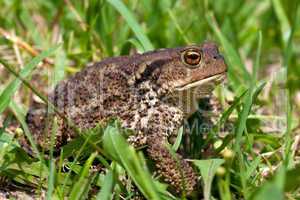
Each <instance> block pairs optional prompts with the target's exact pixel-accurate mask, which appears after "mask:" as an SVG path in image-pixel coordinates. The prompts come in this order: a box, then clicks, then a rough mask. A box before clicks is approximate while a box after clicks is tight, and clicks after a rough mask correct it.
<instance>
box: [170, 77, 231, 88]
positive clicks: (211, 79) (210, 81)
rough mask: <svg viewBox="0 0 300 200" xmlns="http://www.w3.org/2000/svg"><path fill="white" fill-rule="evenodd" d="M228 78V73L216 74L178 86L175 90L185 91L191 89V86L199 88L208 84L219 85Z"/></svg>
mask: <svg viewBox="0 0 300 200" xmlns="http://www.w3.org/2000/svg"><path fill="white" fill-rule="evenodd" d="M225 78H226V73H221V74H216V75H214V76H211V77H208V78H205V79H202V80H199V81H195V82H192V83H187V84H185V85H181V86H177V87H176V88H175V90H177V91H184V90H189V89H191V88H199V87H200V86H206V85H218V84H220V83H221V82H222V81H223V80H224V79H225Z"/></svg>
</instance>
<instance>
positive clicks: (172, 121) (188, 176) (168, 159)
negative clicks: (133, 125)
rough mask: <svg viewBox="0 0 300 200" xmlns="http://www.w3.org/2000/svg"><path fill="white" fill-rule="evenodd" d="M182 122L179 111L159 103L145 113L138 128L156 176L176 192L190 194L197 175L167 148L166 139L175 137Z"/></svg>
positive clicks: (177, 155)
mask: <svg viewBox="0 0 300 200" xmlns="http://www.w3.org/2000/svg"><path fill="white" fill-rule="evenodd" d="M182 121H183V113H182V111H181V110H179V109H178V108H176V107H172V106H170V105H166V104H163V105H160V106H158V107H154V108H152V109H150V110H148V112H147V114H146V115H144V117H142V118H141V120H140V122H142V123H141V124H140V126H139V127H140V128H141V131H142V132H143V134H144V136H145V138H146V144H147V150H146V151H147V154H148V156H149V157H150V158H151V159H152V160H153V161H154V163H155V166H156V168H157V171H158V173H159V174H160V175H161V176H162V177H163V179H164V180H165V181H166V182H168V183H169V184H170V185H171V186H172V187H173V188H174V189H175V190H176V191H177V192H178V193H179V192H185V193H186V194H190V193H192V191H193V190H194V189H195V187H196V184H197V175H196V173H195V172H194V170H193V168H192V167H191V166H190V164H189V163H188V162H187V161H186V160H184V159H183V158H182V156H180V155H179V154H176V153H172V152H170V150H169V148H168V147H167V143H168V137H170V136H172V135H174V134H177V132H178V129H179V127H180V126H181V124H182Z"/></svg>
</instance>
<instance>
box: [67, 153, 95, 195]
mask: <svg viewBox="0 0 300 200" xmlns="http://www.w3.org/2000/svg"><path fill="white" fill-rule="evenodd" d="M96 156H97V152H94V153H92V154H91V155H90V157H89V158H88V159H87V161H86V162H85V164H84V166H83V168H82V169H81V172H80V174H79V177H78V180H77V182H76V183H75V185H74V186H73V188H72V190H71V194H70V199H72V200H77V199H85V198H86V194H87V192H88V188H89V186H90V184H91V179H92V178H93V175H89V171H90V170H89V169H90V167H91V166H92V164H93V161H94V159H95V158H96ZM84 197H85V198H84Z"/></svg>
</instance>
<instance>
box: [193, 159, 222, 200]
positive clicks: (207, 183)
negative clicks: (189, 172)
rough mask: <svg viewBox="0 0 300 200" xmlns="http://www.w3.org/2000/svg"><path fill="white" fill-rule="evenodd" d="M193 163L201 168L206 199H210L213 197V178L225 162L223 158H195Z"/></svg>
mask: <svg viewBox="0 0 300 200" xmlns="http://www.w3.org/2000/svg"><path fill="white" fill-rule="evenodd" d="M193 163H194V164H195V165H196V166H197V167H198V169H199V170H200V173H201V176H202V180H203V183H204V188H203V193H204V200H210V199H212V198H211V187H212V181H213V178H214V176H215V174H216V172H217V169H218V167H220V166H221V165H222V164H223V163H224V160H223V159H209V160H193Z"/></svg>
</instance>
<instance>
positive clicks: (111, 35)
mask: <svg viewBox="0 0 300 200" xmlns="http://www.w3.org/2000/svg"><path fill="white" fill-rule="evenodd" d="M0 6H1V10H0V59H1V60H0V61H1V63H2V64H3V65H2V66H1V65H0V66H1V67H0V83H1V84H0V113H1V117H0V125H1V126H0V128H1V129H0V186H3V185H6V183H10V184H11V185H14V186H16V187H17V188H22V189H23V190H26V188H27V189H28V190H29V189H31V188H35V190H34V192H35V195H37V196H41V195H42V194H43V195H45V198H46V199H64V198H66V197H67V198H70V199H86V198H88V199H90V198H92V199H101V200H102V199H112V198H113V199H130V198H131V197H133V196H134V195H135V194H136V193H139V194H142V195H143V196H145V197H146V198H147V199H189V198H191V199H199V198H200V197H202V196H203V197H204V199H207V200H208V199H222V200H230V199H247V200H252V199H291V200H292V199H293V200H294V199H300V184H299V183H300V181H299V180H300V166H299V161H300V160H299V156H300V152H299V145H300V144H299V120H298V119H299V114H300V100H299V94H300V93H299V92H298V90H299V85H300V81H299V80H300V79H299V76H300V70H299V69H300V62H299V60H300V56H299V55H300V51H299V49H300V26H299V24H300V6H299V3H298V1H297V0H288V1H282V0H254V1H246V0H237V1H226V0H217V1H206V0H203V1H198V0H190V1H180V0H165V1H158V0H157V1H156V0H154V1H147V0H140V1H138V0H130V1H120V0H108V1H105V0H90V1H73V0H65V1H42V0H37V1H19V0H0ZM205 40H213V41H216V42H217V43H218V44H219V46H220V49H221V51H222V53H223V55H224V56H225V59H226V62H227V64H228V66H229V71H228V81H227V84H225V85H223V86H220V87H218V88H217V89H216V90H215V94H216V96H217V98H218V100H219V105H220V106H221V107H222V110H223V111H221V113H220V114H221V115H220V116H219V117H213V118H214V121H215V122H214V123H213V125H212V126H211V127H209V129H208V130H207V129H203V126H202V125H203V124H204V120H205V119H204V117H203V113H202V112H198V113H196V114H195V115H193V116H192V117H191V118H190V119H189V120H188V122H187V123H186V124H185V131H183V132H181V133H180V134H179V136H178V138H177V140H176V143H175V144H174V146H173V149H176V150H177V149H178V151H179V152H181V153H183V154H184V155H185V157H186V158H189V159H190V160H191V161H192V162H193V163H194V167H195V169H196V170H197V171H198V173H199V177H200V176H201V177H202V179H201V180H199V183H200V184H201V187H199V188H198V190H197V191H195V193H197V194H196V195H195V196H193V197H186V196H185V195H184V194H179V195H177V194H172V192H170V191H168V190H167V187H168V185H167V184H166V183H164V182H162V181H161V180H160V179H159V177H157V176H155V174H152V171H151V166H150V165H149V162H148V159H147V157H145V156H144V155H143V153H142V152H141V151H138V150H135V149H133V148H132V147H131V146H130V145H128V144H127V142H126V141H125V140H124V138H123V136H122V135H124V134H122V133H125V135H126V131H127V130H123V129H122V128H120V127H119V125H118V123H117V122H111V123H110V124H108V125H107V126H106V127H96V128H94V129H92V130H88V131H87V132H86V133H83V134H80V136H79V137H78V138H76V139H75V140H74V141H72V142H70V143H68V144H67V145H65V146H64V147H63V148H62V151H61V154H60V155H59V157H57V158H56V157H53V156H52V153H50V156H49V159H45V155H44V153H43V152H39V153H38V154H37V156H35V157H33V158H32V157H29V156H28V155H27V154H26V153H25V152H24V151H23V150H22V149H21V148H20V146H19V144H18V137H19V134H25V135H26V136H27V137H28V138H30V137H31V134H30V132H29V130H28V128H27V125H26V122H25V120H24V116H25V114H26V112H27V109H28V107H29V104H30V102H31V101H32V93H36V92H38V94H36V95H40V94H42V93H44V92H45V91H46V90H47V87H53V86H54V85H55V84H57V83H58V82H59V81H60V80H62V79H64V78H66V77H68V76H70V75H71V74H74V73H75V72H77V71H79V70H81V69H82V68H84V67H85V65H86V64H87V63H89V62H92V61H99V60H101V59H103V58H105V57H109V56H117V55H126V54H130V53H132V52H133V51H135V50H137V51H139V52H144V51H147V50H151V49H156V48H165V47H176V46H182V45H186V44H189V43H201V42H203V41H205ZM9 66H11V68H12V69H13V71H16V72H17V74H18V76H19V77H21V79H17V78H16V77H15V76H14V73H11V72H9V70H6V68H5V67H9ZM28 84H29V85H28ZM27 86H29V89H28V87H27ZM282 86H285V87H282ZM32 89H34V90H32ZM35 89H36V90H35ZM34 98H35V97H34ZM35 99H36V98H35ZM200 104H201V102H200ZM16 124H18V125H20V126H21V127H22V129H20V128H18V129H15V128H12V127H15V126H16ZM54 130H55V128H54ZM187 133H190V134H187ZM84 135H87V136H84ZM188 141H189V142H188ZM32 146H33V147H34V146H35V142H34V141H33V140H32ZM52 150H53V149H52ZM36 151H37V150H36ZM71 158H72V159H71ZM95 164H96V165H95ZM95 167H96V168H97V170H92V169H93V168H95ZM2 180H3V181H2ZM2 182H3V183H2ZM10 187H12V186H10ZM0 188H2V187H0ZM3 188H4V187H3ZM197 195H198V196H197Z"/></svg>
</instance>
